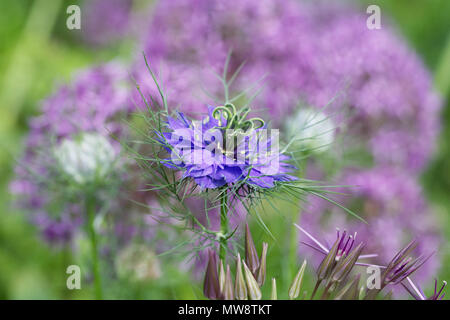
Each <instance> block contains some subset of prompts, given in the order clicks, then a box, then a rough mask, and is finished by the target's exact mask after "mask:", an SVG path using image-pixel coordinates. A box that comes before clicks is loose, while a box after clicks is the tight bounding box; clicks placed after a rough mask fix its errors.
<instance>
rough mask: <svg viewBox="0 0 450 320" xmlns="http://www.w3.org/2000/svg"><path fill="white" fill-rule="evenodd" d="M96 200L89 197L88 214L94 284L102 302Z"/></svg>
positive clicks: (98, 297) (87, 200) (87, 202)
mask: <svg viewBox="0 0 450 320" xmlns="http://www.w3.org/2000/svg"><path fill="white" fill-rule="evenodd" d="M95 202H96V201H95V198H94V197H87V199H86V212H87V217H88V232H89V238H90V241H91V252H92V264H93V272H94V284H95V298H96V299H97V300H102V298H103V294H102V281H101V275H100V261H99V258H98V242H97V233H96V232H95V226H94V219H95V211H96V208H95Z"/></svg>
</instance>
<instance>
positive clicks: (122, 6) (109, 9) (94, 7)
mask: <svg viewBox="0 0 450 320" xmlns="http://www.w3.org/2000/svg"><path fill="white" fill-rule="evenodd" d="M132 4H133V0H90V1H85V2H84V5H83V8H82V12H83V27H82V28H83V32H82V35H83V38H84V40H85V41H86V42H87V43H89V44H91V45H95V46H105V45H111V44H112V43H113V42H114V41H117V40H119V39H120V38H122V37H124V36H125V35H130V32H129V31H131V30H130V29H131V26H130V24H131V23H132V22H133V21H132V14H131V11H132Z"/></svg>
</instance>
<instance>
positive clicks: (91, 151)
mask: <svg viewBox="0 0 450 320" xmlns="http://www.w3.org/2000/svg"><path fill="white" fill-rule="evenodd" d="M54 156H55V158H56V161H57V163H58V165H59V167H60V169H61V170H62V171H63V172H64V173H65V174H67V175H68V176H69V177H71V178H72V179H73V180H74V181H75V182H76V183H78V184H85V183H89V182H93V181H96V180H98V179H102V178H104V177H105V176H106V175H107V174H108V172H109V171H110V170H111V168H112V165H113V163H114V161H115V159H116V152H115V151H114V148H113V147H112V145H111V144H110V143H109V141H108V140H107V139H106V138H105V137H103V136H101V135H99V134H96V133H83V134H81V135H80V136H79V137H77V138H75V139H65V140H64V141H62V143H61V144H60V145H59V146H58V147H57V148H55V150H54Z"/></svg>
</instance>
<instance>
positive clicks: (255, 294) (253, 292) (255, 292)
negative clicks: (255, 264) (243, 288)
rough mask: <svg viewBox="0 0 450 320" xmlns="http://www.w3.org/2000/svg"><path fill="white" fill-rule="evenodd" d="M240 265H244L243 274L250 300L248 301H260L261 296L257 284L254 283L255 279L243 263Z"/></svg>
mask: <svg viewBox="0 0 450 320" xmlns="http://www.w3.org/2000/svg"><path fill="white" fill-rule="evenodd" d="M242 263H243V265H244V273H245V280H246V283H247V292H248V297H249V298H250V300H261V296H262V294H261V289H260V288H259V285H258V282H256V279H255V277H254V276H253V274H252V272H251V271H250V269H249V268H248V267H247V265H246V264H245V261H242Z"/></svg>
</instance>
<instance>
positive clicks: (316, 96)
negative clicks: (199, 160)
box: [136, 0, 440, 172]
mask: <svg viewBox="0 0 450 320" xmlns="http://www.w3.org/2000/svg"><path fill="white" fill-rule="evenodd" d="M230 8H232V10H231V9H230ZM366 18H367V16H366V13H365V11H364V12H358V11H357V10H353V9H350V8H348V7H345V6H344V7H343V6H340V5H336V4H331V3H327V5H314V4H311V3H308V2H306V1H304V2H301V1H289V0H288V1H265V0H263V1H256V0H250V1H245V2H242V1H237V0H231V1H228V2H227V3H226V4H225V3H222V2H221V1H217V0H212V1H210V0H204V1H196V2H195V3H192V2H191V1H187V0H175V1H160V2H159V3H158V4H157V5H156V7H155V9H154V12H153V20H152V21H151V23H150V26H149V29H148V32H147V33H146V34H145V35H144V36H143V47H144V51H145V53H146V55H147V56H148V57H149V59H150V60H151V61H153V63H154V65H157V66H159V65H160V64H162V65H163V66H164V74H165V77H164V78H165V79H164V81H163V83H164V84H165V85H166V86H167V87H169V88H171V90H173V94H171V95H170V94H169V98H170V99H172V100H173V101H183V105H182V106H181V107H182V108H183V111H198V109H197V108H195V105H198V100H199V96H201V97H202V99H203V102H205V100H204V96H205V95H204V93H202V90H201V89H202V85H203V86H205V87H206V86H210V85H211V83H212V82H214V81H208V80H207V79H206V78H204V79H203V80H200V81H199V79H201V78H202V77H205V76H204V75H206V74H208V72H206V71H205V70H207V69H208V68H211V69H213V70H215V71H216V72H219V73H220V71H222V69H221V67H222V65H223V61H224V60H225V55H226V53H227V52H229V51H230V50H232V52H233V53H232V55H231V60H230V68H229V74H230V76H231V74H233V73H234V72H235V70H236V69H237V68H238V67H239V66H240V65H241V64H242V63H244V62H245V66H244V70H245V72H244V74H245V77H241V79H239V80H237V82H236V84H235V88H234V90H236V91H237V92H240V91H242V90H243V89H245V88H246V87H247V86H248V85H249V84H251V83H253V82H255V81H257V80H258V79H260V78H261V77H263V76H266V77H265V80H264V83H265V90H263V91H262V92H261V93H260V94H259V96H258V97H257V99H256V104H258V105H264V106H265V107H267V109H268V111H269V113H270V115H271V119H272V121H273V122H274V123H280V122H281V121H282V120H283V117H284V116H286V115H289V111H291V110H294V109H295V107H296V106H297V105H298V103H299V101H304V102H306V103H307V104H309V105H311V106H315V107H317V108H321V107H323V106H324V105H325V104H327V103H328V102H329V101H330V100H332V98H333V97H336V96H337V95H338V93H340V92H342V93H343V96H342V97H341V98H339V99H336V100H335V101H334V102H333V104H332V106H330V108H329V109H330V110H335V109H343V108H344V107H345V108H346V109H347V110H349V111H350V112H351V113H350V118H349V119H348V126H347V128H348V129H347V130H348V132H349V133H351V134H353V135H358V136H359V137H360V139H362V140H363V141H364V142H365V143H366V144H367V145H368V147H369V152H372V153H373V154H374V155H375V156H376V158H377V160H379V161H381V162H382V163H385V164H387V163H389V164H392V165H395V166H400V167H406V168H408V169H409V170H411V171H413V172H417V171H418V170H420V169H421V168H423V166H424V165H425V163H426V161H427V159H429V156H430V154H431V152H432V150H433V145H434V144H433V143H432V142H433V140H434V139H435V137H436V135H437V133H438V128H439V125H438V112H439V107H440V101H439V98H438V97H437V95H436V94H435V93H434V91H433V89H432V81H431V77H430V75H429V73H428V72H427V70H426V69H425V68H424V66H423V64H422V62H421V61H420V60H419V58H418V57H417V56H416V55H415V54H414V53H413V52H412V51H411V50H410V49H409V48H408V47H407V45H406V44H405V43H404V41H403V40H402V39H401V37H399V36H398V35H397V34H396V33H395V32H393V30H392V28H390V27H389V26H388V25H387V24H386V25H384V26H383V29H381V30H377V31H376V32H373V31H371V30H368V28H367V27H366ZM181 21H183V23H181ZM182 70H183V71H182ZM136 74H137V78H139V76H138V75H139V74H144V75H145V74H146V70H145V68H143V66H142V65H140V64H137V65H136ZM200 74H202V75H203V76H199V75H200ZM169 75H170V76H169ZM411 75H413V76H411ZM209 77H213V76H212V72H209ZM199 82H201V83H200V84H199ZM216 84H217V86H220V83H217V82H216ZM217 86H212V87H210V88H208V91H209V92H211V93H216V92H217ZM261 102H264V103H261ZM175 105H176V104H175ZM340 113H341V114H343V113H342V112H340ZM393 130H396V131H398V132H400V133H401V134H402V135H399V134H396V137H395V140H394V141H393V140H387V139H384V138H383V139H381V138H380V139H377V138H374V137H375V136H378V134H379V133H381V132H385V131H389V132H391V131H393ZM397 137H398V138H397ZM406 137H409V138H408V139H407V140H408V142H407V143H405V144H401V148H395V147H390V146H391V145H392V144H394V145H395V143H396V142H395V141H399V142H398V143H397V145H399V144H400V143H402V142H404V141H405V139H406ZM399 139H400V140H399ZM386 143H388V144H389V145H386ZM386 148H388V149H386ZM383 151H384V152H383Z"/></svg>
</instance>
